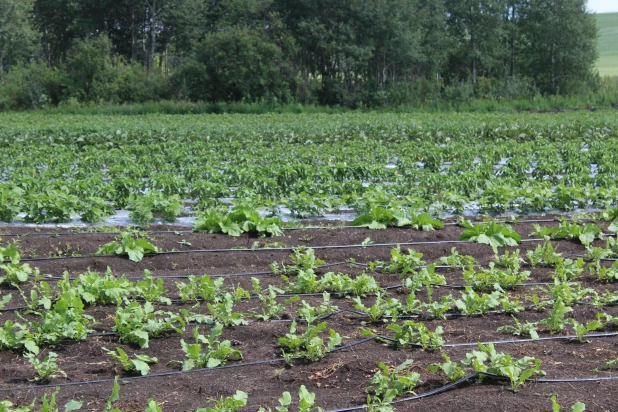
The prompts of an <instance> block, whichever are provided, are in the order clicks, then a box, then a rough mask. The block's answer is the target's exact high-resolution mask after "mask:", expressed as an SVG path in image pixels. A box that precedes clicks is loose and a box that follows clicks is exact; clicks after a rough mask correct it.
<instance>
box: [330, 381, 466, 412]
mask: <svg viewBox="0 0 618 412" xmlns="http://www.w3.org/2000/svg"><path fill="white" fill-rule="evenodd" d="M477 376H478V373H476V372H475V373H472V374H470V375H468V376H464V377H463V378H461V379H459V380H458V381H456V382H453V383H449V384H448V385H445V386H442V387H440V388H437V389H434V390H432V391H429V392H425V393H422V394H420V395H415V396H410V397H408V398H403V399H398V400H396V401H392V402H388V403H387V405H394V404H397V403H403V402H410V401H415V400H417V399H422V398H428V397H430V396H434V395H438V394H440V393H443V392H446V391H448V390H450V389H453V388H455V387H457V386H459V385H461V384H463V383H465V382H468V381H470V380H472V379H474V378H476V377H477ZM360 409H367V405H359V406H351V407H349V408H340V409H330V410H327V411H325V412H348V411H357V410H360Z"/></svg>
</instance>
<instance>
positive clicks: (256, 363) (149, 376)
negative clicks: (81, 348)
mask: <svg viewBox="0 0 618 412" xmlns="http://www.w3.org/2000/svg"><path fill="white" fill-rule="evenodd" d="M373 340H375V337H371V338H367V339H363V340H360V341H357V342H352V343H348V344H347V345H343V346H340V347H338V348H335V349H333V350H331V351H329V352H328V353H332V352H337V351H340V350H344V349H349V348H351V347H354V346H358V345H361V344H363V343H367V342H370V341H373ZM284 361H285V359H284V358H274V359H266V360H259V361H254V362H246V363H237V364H232V365H224V366H218V367H216V368H200V369H192V370H188V371H173V372H163V373H153V374H150V375H145V376H142V375H138V376H131V377H126V378H119V379H118V382H126V381H131V380H136V379H147V378H158V377H165V376H175V375H183V374H188V373H196V372H213V371H218V370H223V369H233V368H241V367H245V366H255V365H264V364H268V363H277V362H284ZM111 382H114V379H97V380H91V381H81V382H66V383H59V384H55V385H38V386H17V387H14V388H0V392H10V391H20V390H32V389H46V388H55V387H64V386H79V385H91V384H97V383H111Z"/></svg>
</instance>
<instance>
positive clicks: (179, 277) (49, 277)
mask: <svg viewBox="0 0 618 412" xmlns="http://www.w3.org/2000/svg"><path fill="white" fill-rule="evenodd" d="M346 264H353V263H350V262H336V263H328V264H325V265H320V266H316V268H315V269H324V268H329V267H334V266H341V265H346ZM272 274H273V272H272V271H264V272H247V273H220V274H211V275H208V276H210V277H211V278H214V277H243V276H261V275H272ZM191 276H196V275H174V276H152V278H153V279H189V278H190V277H191ZM197 276H198V277H199V275H197ZM29 277H34V275H29ZM143 278H144V277H143V276H124V277H122V278H120V277H119V278H118V279H128V280H133V279H143ZM78 279H79V278H78V277H70V278H69V280H70V281H73V280H78ZM41 280H42V281H43V280H50V281H58V280H64V278H63V277H61V276H44V277H43V279H41Z"/></svg>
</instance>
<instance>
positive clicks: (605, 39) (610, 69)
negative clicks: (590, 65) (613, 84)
mask: <svg viewBox="0 0 618 412" xmlns="http://www.w3.org/2000/svg"><path fill="white" fill-rule="evenodd" d="M597 21H598V23H599V54H600V57H599V60H598V61H597V67H598V69H599V73H601V76H605V75H609V76H618V13H604V14H597Z"/></svg>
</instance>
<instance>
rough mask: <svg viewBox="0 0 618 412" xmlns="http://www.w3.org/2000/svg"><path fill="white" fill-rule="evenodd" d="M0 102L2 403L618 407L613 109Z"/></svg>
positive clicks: (616, 135)
mask: <svg viewBox="0 0 618 412" xmlns="http://www.w3.org/2000/svg"><path fill="white" fill-rule="evenodd" d="M0 124H2V126H1V127H0V146H2V153H3V156H2V157H1V158H0V167H1V172H2V179H3V182H2V184H1V185H0V199H1V201H0V219H1V220H3V221H4V223H3V224H2V225H1V226H0V238H1V241H0V260H2V262H3V263H2V264H1V265H0V324H1V325H3V327H2V328H0V372H1V373H0V382H1V383H0V392H2V394H0V399H6V400H5V401H4V403H2V402H1V401H0V410H7V411H11V410H23V411H28V410H40V409H41V408H40V405H41V403H40V399H41V397H42V396H44V394H46V395H45V396H46V400H47V401H49V399H50V396H52V394H53V393H55V392H56V391H57V395H55V399H56V401H57V403H58V405H61V406H59V409H60V410H65V406H64V405H65V404H67V407H68V409H67V410H76V409H71V408H77V407H78V406H81V410H93V411H101V410H106V411H112V410H115V409H114V408H117V409H118V410H122V411H144V410H148V411H157V410H164V411H187V410H192V411H195V410H200V409H199V408H206V409H201V410H208V411H209V410H213V411H235V410H240V411H243V410H247V411H257V410H259V409H260V408H264V410H269V408H271V409H272V410H277V411H283V410H290V411H292V410H300V411H313V410H317V409H318V408H322V409H323V410H328V411H348V410H362V409H369V410H373V411H387V410H391V408H394V409H395V410H413V409H419V410H427V411H441V410H445V409H447V408H452V409H453V410H458V411H476V410H479V408H481V409H487V410H511V409H512V408H513V406H514V405H517V409H522V410H524V409H526V410H535V411H536V410H539V411H550V410H552V402H557V403H560V404H561V405H562V406H563V410H569V409H570V408H571V406H572V405H574V404H576V403H577V402H582V403H585V405H586V410H588V411H605V410H616V409H618V401H617V400H616V399H615V396H613V393H614V392H615V391H616V389H618V386H617V385H618V379H615V374H616V365H615V364H616V363H618V362H617V359H618V354H617V353H616V338H617V337H618V331H617V329H616V328H617V325H618V310H617V309H616V305H615V304H616V302H618V292H617V288H616V286H615V285H616V283H615V282H618V263H616V259H618V244H617V243H616V240H615V237H616V232H617V231H618V223H616V222H615V219H616V218H618V208H616V206H618V205H617V203H618V188H617V185H616V176H617V174H618V168H617V166H616V164H617V162H616V160H617V159H616V153H618V151H617V150H616V148H617V147H618V124H617V123H616V121H615V113H614V112H611V111H598V112H570V113H539V114H530V113H528V114H509V115H505V114H495V115H482V114H467V115H461V114H448V115H446V114H436V115H402V114H346V115H300V116H299V115H294V116H292V115H289V116H288V115H264V116H246V115H221V116H162V115H158V116H144V117H137V116H125V117H123V116H119V117H108V116H90V117H81V116H46V117H43V116H39V115H37V114H19V115H18V114H4V115H0ZM118 223H122V224H123V225H122V226H119V225H118ZM115 381H116V383H115ZM56 388H57V389H56ZM113 388H114V389H113ZM552 395H556V398H555V401H552V399H551V397H552ZM35 398H36V399H38V401H37V402H38V403H36V404H35V405H36V408H35V409H28V408H30V407H29V406H28V405H30V404H32V402H33V401H34V400H35ZM11 404H12V406H11ZM3 407H4V409H2V408H3ZM18 407H21V408H23V409H17V408H18ZM147 408H148V409H147ZM208 408H211V409H208ZM275 408H278V409H275ZM286 408H287V409H286ZM578 408H579V409H578ZM43 410H55V409H43ZM574 410H581V405H576V406H575V409H574Z"/></svg>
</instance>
